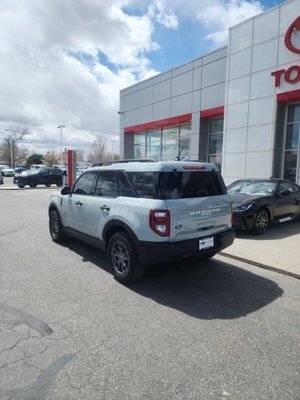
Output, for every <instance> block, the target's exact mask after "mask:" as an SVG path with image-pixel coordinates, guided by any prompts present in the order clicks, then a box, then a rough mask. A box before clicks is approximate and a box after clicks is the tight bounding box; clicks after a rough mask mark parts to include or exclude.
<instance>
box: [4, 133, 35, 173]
mask: <svg viewBox="0 0 300 400" xmlns="http://www.w3.org/2000/svg"><path fill="white" fill-rule="evenodd" d="M28 133H29V130H28V129H27V128H24V127H16V128H9V129H5V130H4V131H3V132H2V134H3V146H2V147H3V150H2V157H3V158H4V160H5V161H6V162H7V163H8V164H10V166H11V168H14V167H15V161H16V158H17V157H16V155H17V153H18V152H20V149H19V148H18V146H17V142H20V141H21V140H22V139H23V137H24V136H25V135H27V134H28Z"/></svg>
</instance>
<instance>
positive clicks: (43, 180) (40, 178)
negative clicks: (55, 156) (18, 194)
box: [14, 167, 62, 188]
mask: <svg viewBox="0 0 300 400" xmlns="http://www.w3.org/2000/svg"><path fill="white" fill-rule="evenodd" d="M14 183H15V184H16V185H18V186H19V187H20V188H23V187H24V186H26V185H29V186H30V187H36V186H37V185H46V186H50V185H52V184H56V185H57V186H62V170H60V169H59V168H47V167H45V168H38V169H32V170H29V171H23V172H21V174H20V175H15V177H14Z"/></svg>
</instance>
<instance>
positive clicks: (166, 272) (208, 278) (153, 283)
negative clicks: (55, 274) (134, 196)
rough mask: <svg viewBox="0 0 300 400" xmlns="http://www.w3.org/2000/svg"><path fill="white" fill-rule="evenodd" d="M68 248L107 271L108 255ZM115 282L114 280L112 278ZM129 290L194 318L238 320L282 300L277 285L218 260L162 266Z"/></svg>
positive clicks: (81, 246)
mask: <svg viewBox="0 0 300 400" xmlns="http://www.w3.org/2000/svg"><path fill="white" fill-rule="evenodd" d="M65 246H67V247H69V248H70V250H72V251H74V252H76V253H77V254H79V255H80V256H81V257H82V261H83V262H86V261H89V262H92V263H93V264H95V265H96V266H98V267H99V268H102V269H103V270H105V271H108V272H111V271H110V266H109V263H108V261H107V256H106V254H105V253H103V252H101V251H100V250H97V249H95V248H93V247H91V246H89V245H86V244H84V243H81V242H79V241H77V240H75V239H74V240H73V239H72V240H70V241H68V242H67V243H66V244H65ZM112 279H113V277H112ZM127 287H128V289H129V290H132V291H134V292H135V293H137V294H138V295H140V296H144V297H147V298H150V299H152V300H153V301H155V302H156V303H158V304H161V305H163V306H166V307H170V308H173V309H176V310H178V311H180V312H183V313H185V314H188V315H190V316H192V317H194V318H200V319H205V320H211V319H234V318H240V317H243V316H247V315H248V314H250V313H252V312H255V311H257V310H259V309H261V308H263V307H265V306H266V305H268V304H270V303H272V302H273V301H275V300H276V299H277V298H278V297H280V296H282V294H283V290H282V289H281V288H280V287H279V286H278V285H277V284H276V283H275V282H273V281H271V280H269V279H266V278H263V277H261V276H259V275H256V274H254V273H252V272H249V271H247V270H244V269H242V268H238V267H235V266H233V265H232V264H230V261H228V262H224V261H220V260H217V259H211V260H208V261H201V262H200V261H190V262H186V261H185V262H182V263H179V262H177V263H173V264H172V265H171V264H167V265H166V264H160V265H156V266H153V267H149V268H148V269H147V271H146V273H145V275H144V276H143V278H142V279H141V280H140V281H138V282H135V283H134V284H130V285H127Z"/></svg>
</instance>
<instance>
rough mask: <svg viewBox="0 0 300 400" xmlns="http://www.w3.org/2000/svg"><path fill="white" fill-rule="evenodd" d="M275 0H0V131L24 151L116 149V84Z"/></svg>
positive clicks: (219, 37) (209, 43)
mask: <svg viewBox="0 0 300 400" xmlns="http://www.w3.org/2000/svg"><path fill="white" fill-rule="evenodd" d="M283 2H284V0H260V1H258V0H151V1H150V0H51V1H49V0H0V27H1V28H0V59H1V63H0V82H1V85H0V140H2V137H1V134H2V135H3V133H5V132H6V133H7V129H8V130H10V129H18V128H27V129H28V131H29V133H28V134H27V135H26V136H25V137H24V138H23V141H22V146H25V147H26V148H27V149H28V150H29V151H30V152H31V153H41V154H46V153H47V152H48V151H55V152H60V146H61V135H60V134H61V130H60V129H59V128H57V127H58V125H60V124H63V125H65V127H64V128H63V129H62V145H63V148H67V149H73V150H82V151H84V154H85V156H87V154H88V153H89V151H90V150H91V148H92V146H93V143H94V141H95V139H96V138H97V137H98V136H101V137H102V138H103V139H105V143H106V145H107V151H109V152H111V151H113V152H115V153H118V152H119V115H118V110H119V93H120V90H121V89H123V88H125V87H128V86H130V85H133V84H135V83H136V82H139V81H141V80H144V79H147V78H149V77H151V76H153V75H156V74H158V73H161V72H164V71H167V70H169V69H171V68H174V67H176V66H178V65H181V64H183V63H185V62H188V61H191V60H192V59H194V58H197V57H199V56H201V55H203V54H206V53H208V52H210V51H212V50H214V49H216V48H220V47H222V46H224V45H226V44H227V34H228V28H229V27H230V26H233V25H236V24H238V23H239V22H241V21H243V20H246V19H248V18H250V17H252V16H253V15H256V14H259V13H261V12H263V11H265V10H267V9H269V8H272V7H275V6H276V5H278V4H280V3H283Z"/></svg>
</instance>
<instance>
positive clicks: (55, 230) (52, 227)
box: [49, 210, 67, 243]
mask: <svg viewBox="0 0 300 400" xmlns="http://www.w3.org/2000/svg"><path fill="white" fill-rule="evenodd" d="M49 231H50V236H51V239H52V240H53V242H55V243H62V242H64V241H65V240H66V238H67V235H66V233H65V232H64V229H63V226H62V223H61V220H60V216H59V214H58V212H57V211H56V210H52V211H51V212H50V215H49Z"/></svg>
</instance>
